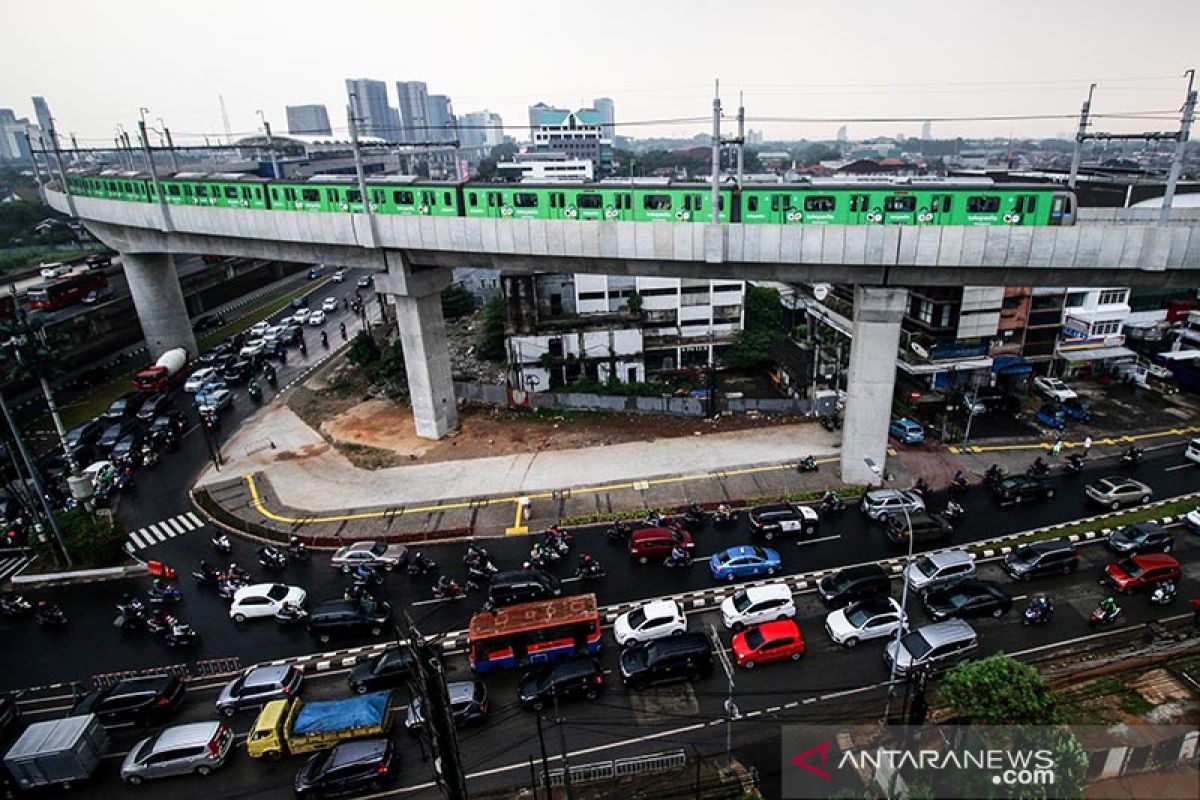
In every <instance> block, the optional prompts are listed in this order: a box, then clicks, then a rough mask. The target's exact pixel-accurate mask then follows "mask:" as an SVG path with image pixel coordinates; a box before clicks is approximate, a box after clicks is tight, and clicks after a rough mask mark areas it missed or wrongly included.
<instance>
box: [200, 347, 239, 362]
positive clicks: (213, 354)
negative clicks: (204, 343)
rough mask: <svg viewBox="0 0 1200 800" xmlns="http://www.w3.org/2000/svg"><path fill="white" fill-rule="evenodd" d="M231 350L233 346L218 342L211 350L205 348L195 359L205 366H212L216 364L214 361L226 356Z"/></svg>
mask: <svg viewBox="0 0 1200 800" xmlns="http://www.w3.org/2000/svg"><path fill="white" fill-rule="evenodd" d="M232 350H233V348H232V347H230V346H229V345H226V344H219V345H217V346H216V347H214V348H212V349H211V350H205V351H204V352H203V353H201V354H200V357H199V358H197V359H196V361H198V362H199V363H201V364H203V365H205V366H212V365H214V364H216V362H218V361H220V360H221V359H223V358H225V357H226V356H228V355H229V354H230V352H231V351H232Z"/></svg>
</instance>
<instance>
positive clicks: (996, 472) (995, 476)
mask: <svg viewBox="0 0 1200 800" xmlns="http://www.w3.org/2000/svg"><path fill="white" fill-rule="evenodd" d="M1007 477H1008V470H1007V469H1005V468H1004V467H1002V466H1000V465H999V464H992V465H991V466H990V467H988V468H987V472H985V473H983V479H984V481H985V482H986V483H987V485H988V486H989V487H991V488H995V486H996V485H997V484H998V483H1000V481H1002V480H1004V479H1005V478H1007Z"/></svg>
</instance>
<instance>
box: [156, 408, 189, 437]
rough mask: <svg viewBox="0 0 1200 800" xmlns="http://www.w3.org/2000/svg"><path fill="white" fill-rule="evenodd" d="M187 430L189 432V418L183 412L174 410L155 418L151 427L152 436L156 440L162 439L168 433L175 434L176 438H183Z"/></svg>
mask: <svg viewBox="0 0 1200 800" xmlns="http://www.w3.org/2000/svg"><path fill="white" fill-rule="evenodd" d="M185 430H187V416H186V415H185V414H184V413H183V412H182V411H177V410H175V409H173V408H172V409H171V410H169V411H168V412H167V413H165V414H160V415H159V416H157V417H155V418H154V422H153V423H152V424H151V425H150V435H151V436H153V437H154V438H162V437H163V436H164V435H165V434H166V433H167V431H171V432H173V433H174V434H175V435H176V436H182V435H183V432H184V431H185Z"/></svg>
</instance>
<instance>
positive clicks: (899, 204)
mask: <svg viewBox="0 0 1200 800" xmlns="http://www.w3.org/2000/svg"><path fill="white" fill-rule="evenodd" d="M916 208H917V198H915V197H913V196H912V195H892V196H891V197H887V198H884V201H883V210H884V211H890V212H892V213H894V214H910V213H912V212H913V211H915V210H916Z"/></svg>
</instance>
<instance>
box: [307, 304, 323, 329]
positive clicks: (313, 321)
mask: <svg viewBox="0 0 1200 800" xmlns="http://www.w3.org/2000/svg"><path fill="white" fill-rule="evenodd" d="M308 324H309V325H311V326H312V327H314V328H317V327H320V326H321V325H324V324H325V312H324V311H322V310H320V309H317V310H316V311H314V312H312V313H311V314H309V315H308Z"/></svg>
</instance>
